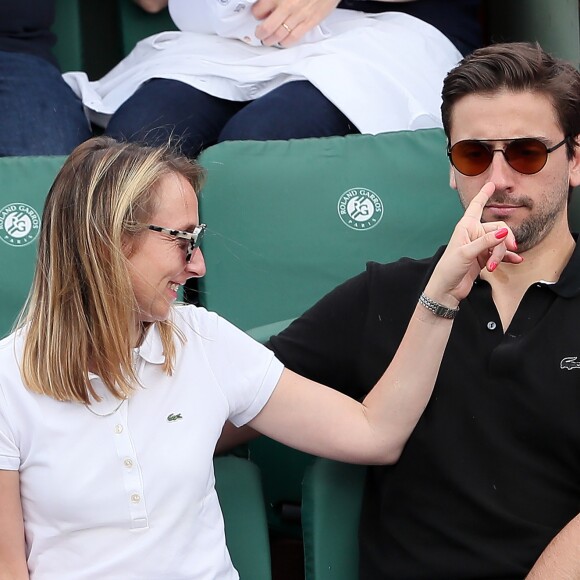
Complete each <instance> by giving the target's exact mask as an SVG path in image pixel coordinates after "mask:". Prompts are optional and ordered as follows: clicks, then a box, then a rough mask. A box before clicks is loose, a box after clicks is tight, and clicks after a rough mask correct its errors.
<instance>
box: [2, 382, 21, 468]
mask: <svg viewBox="0 0 580 580" xmlns="http://www.w3.org/2000/svg"><path fill="white" fill-rule="evenodd" d="M8 417H9V410H8V402H7V401H6V397H5V394H4V390H3V388H2V385H1V384H0V469H6V470H9V471H17V470H18V469H19V468H20V451H19V449H18V446H17V445H16V442H15V440H14V434H13V430H12V427H11V425H10V421H9V419H8Z"/></svg>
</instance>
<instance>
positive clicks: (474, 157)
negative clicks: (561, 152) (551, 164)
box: [447, 137, 567, 177]
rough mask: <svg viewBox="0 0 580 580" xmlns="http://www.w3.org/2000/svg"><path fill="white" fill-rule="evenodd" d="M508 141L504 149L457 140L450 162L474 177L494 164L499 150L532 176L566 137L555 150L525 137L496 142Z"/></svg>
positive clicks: (562, 142) (469, 140) (520, 171)
mask: <svg viewBox="0 0 580 580" xmlns="http://www.w3.org/2000/svg"><path fill="white" fill-rule="evenodd" d="M493 141H505V142H507V145H506V147H505V149H494V148H493V146H492V145H490V144H488V143H486V142H485V141H477V140H474V139H467V140H465V141H458V142H457V143H455V145H453V147H451V148H449V149H448V150H447V155H448V156H449V159H450V160H451V163H452V165H453V167H455V169H457V171H459V173H462V174H463V175H467V176H468V177H474V176H475V175H480V174H481V173H483V172H484V171H485V170H486V169H487V168H488V167H489V166H490V165H491V162H492V161H493V155H494V153H495V152H496V151H499V152H500V153H503V156H504V157H505V160H506V161H507V163H508V165H509V166H510V167H511V168H512V169H515V170H516V171H517V172H519V173H523V174H524V175H533V174H534V173H538V171H540V170H542V169H543V168H544V165H546V162H547V161H548V154H549V153H552V151H555V150H556V149H558V147H561V146H562V145H564V143H566V141H567V138H565V139H563V140H562V141H560V143H557V144H556V145H554V146H553V147H549V148H548V147H546V145H545V143H542V141H540V140H539V139H534V138H530V137H525V138H523V139H493Z"/></svg>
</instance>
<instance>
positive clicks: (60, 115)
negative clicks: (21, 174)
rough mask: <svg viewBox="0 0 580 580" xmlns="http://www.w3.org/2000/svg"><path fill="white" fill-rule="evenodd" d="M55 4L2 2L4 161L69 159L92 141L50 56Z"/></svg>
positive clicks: (0, 129) (0, 135) (0, 152)
mask: <svg viewBox="0 0 580 580" xmlns="http://www.w3.org/2000/svg"><path fill="white" fill-rule="evenodd" d="M54 18H55V0H22V1H16V0H4V1H2V2H0V118H1V119H2V120H1V122H0V157H7V156H13V155H68V154H69V153H70V152H71V151H72V150H73V149H74V148H75V147H76V146H77V145H78V144H79V143H82V142H83V141H85V140H86V139H88V138H89V137H90V136H91V135H92V131H91V127H90V124H89V122H88V120H87V117H86V115H85V113H84V111H83V105H82V102H81V100H80V99H79V98H78V97H77V96H76V95H75V94H74V93H73V91H72V90H71V89H70V87H69V86H68V85H67V84H66V82H64V80H63V78H62V75H61V72H60V70H59V67H58V63H57V61H56V59H55V57H54V55H53V54H52V52H51V47H52V46H53V45H54V43H55V36H54V34H53V33H52V32H51V30H50V29H51V26H52V24H53V22H54Z"/></svg>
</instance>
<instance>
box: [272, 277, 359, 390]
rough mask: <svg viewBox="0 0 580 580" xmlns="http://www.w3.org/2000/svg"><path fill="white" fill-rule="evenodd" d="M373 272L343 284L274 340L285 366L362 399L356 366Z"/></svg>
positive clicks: (274, 347) (274, 346)
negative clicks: (369, 284)
mask: <svg viewBox="0 0 580 580" xmlns="http://www.w3.org/2000/svg"><path fill="white" fill-rule="evenodd" d="M368 303H369V300H368V273H367V272H363V273H362V274H359V275H358V276H356V277H354V278H351V279H350V280H348V281H346V282H345V283H343V284H341V285H340V286H338V287H337V288H335V289H334V290H333V291H331V292H330V293H329V294H327V295H326V296H325V297H324V298H322V299H321V300H320V301H319V302H318V303H316V304H315V305H314V306H313V307H312V308H310V309H309V310H308V311H306V312H305V313H304V314H303V315H302V316H300V318H297V319H296V320H295V321H294V322H293V323H292V324H291V325H290V326H289V327H288V328H287V329H286V330H284V331H282V332H281V333H280V334H278V335H277V336H273V337H272V338H271V339H270V340H269V341H268V343H267V344H266V346H268V348H271V349H272V350H273V352H274V353H275V354H276V357H277V358H278V359H279V360H281V361H282V363H283V364H284V366H286V367H287V368H289V369H291V370H293V371H294V372H296V373H298V374H300V375H303V376H305V377H307V378H309V379H311V380H314V381H317V382H319V383H322V384H324V385H328V386H329V387H332V388H334V389H337V390H339V391H341V392H343V393H345V394H347V395H349V396H351V397H354V398H360V397H361V396H364V395H365V394H366V393H364V392H361V391H359V386H360V385H359V381H358V380H357V379H356V368H357V364H358V361H359V358H360V357H359V354H360V353H359V348H360V344H361V342H360V339H359V338H360V337H361V335H362V333H363V329H364V326H365V321H366V319H367V312H368Z"/></svg>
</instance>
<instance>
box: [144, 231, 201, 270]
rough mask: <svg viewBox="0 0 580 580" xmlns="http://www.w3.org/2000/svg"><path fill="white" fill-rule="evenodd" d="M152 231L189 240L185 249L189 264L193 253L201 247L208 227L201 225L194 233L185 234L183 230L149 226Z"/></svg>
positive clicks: (186, 259)
mask: <svg viewBox="0 0 580 580" xmlns="http://www.w3.org/2000/svg"><path fill="white" fill-rule="evenodd" d="M147 227H148V228H149V229H150V230H153V231H154V232H161V233H163V234H167V235H168V236H173V237H174V238H179V239H181V240H187V242H188V243H187V246H186V248H185V261H186V262H187V263H188V264H189V262H190V261H191V258H192V256H193V253H194V252H195V250H196V249H197V248H199V245H200V244H201V240H202V238H203V235H204V234H205V229H206V227H207V226H206V225H205V224H200V225H198V226H195V228H194V230H193V232H184V231H183V230H172V229H169V228H162V227H161V226H154V225H148V226H147Z"/></svg>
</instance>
